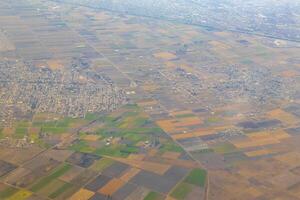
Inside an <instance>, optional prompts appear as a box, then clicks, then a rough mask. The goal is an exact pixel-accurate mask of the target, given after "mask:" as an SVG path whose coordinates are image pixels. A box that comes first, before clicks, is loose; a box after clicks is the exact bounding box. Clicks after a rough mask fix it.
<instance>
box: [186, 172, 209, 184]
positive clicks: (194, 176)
mask: <svg viewBox="0 0 300 200" xmlns="http://www.w3.org/2000/svg"><path fill="white" fill-rule="evenodd" d="M206 175H207V172H206V171H205V170H204V169H194V170H192V171H191V172H190V173H189V175H188V176H187V177H186V178H185V180H184V182H186V183H190V184H192V185H196V186H199V187H204V186H205V182H206Z"/></svg>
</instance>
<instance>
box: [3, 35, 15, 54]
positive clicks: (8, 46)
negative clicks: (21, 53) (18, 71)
mask: <svg viewBox="0 0 300 200" xmlns="http://www.w3.org/2000/svg"><path fill="white" fill-rule="evenodd" d="M14 50H16V47H15V45H14V44H13V43H12V42H11V41H10V40H9V39H8V38H7V37H6V36H5V35H4V34H3V33H2V32H1V31H0V52H5V51H14Z"/></svg>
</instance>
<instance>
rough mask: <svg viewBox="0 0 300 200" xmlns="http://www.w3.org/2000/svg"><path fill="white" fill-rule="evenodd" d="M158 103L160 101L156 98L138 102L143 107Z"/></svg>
mask: <svg viewBox="0 0 300 200" xmlns="http://www.w3.org/2000/svg"><path fill="white" fill-rule="evenodd" d="M157 103H158V102H157V101H156V100H154V99H148V100H142V101H139V102H137V104H138V105H139V106H142V107H146V106H154V105H157Z"/></svg>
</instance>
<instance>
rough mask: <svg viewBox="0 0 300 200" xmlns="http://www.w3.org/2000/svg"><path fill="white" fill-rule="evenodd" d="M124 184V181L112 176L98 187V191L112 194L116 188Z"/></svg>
mask: <svg viewBox="0 0 300 200" xmlns="http://www.w3.org/2000/svg"><path fill="white" fill-rule="evenodd" d="M124 184H125V182H124V181H122V180H120V179H117V178H114V179H112V180H111V181H109V182H108V183H107V184H106V185H105V186H103V187H102V188H100V190H99V192H100V193H102V194H105V195H112V194H113V193H115V192H116V191H117V190H118V189H120V188H121V187H122V186H123V185H124Z"/></svg>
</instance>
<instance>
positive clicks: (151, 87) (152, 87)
mask: <svg viewBox="0 0 300 200" xmlns="http://www.w3.org/2000/svg"><path fill="white" fill-rule="evenodd" d="M142 88H143V90H145V91H146V92H154V91H155V90H157V89H158V88H159V86H158V85H157V84H155V83H146V84H144V85H143V86H142Z"/></svg>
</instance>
